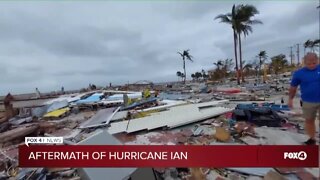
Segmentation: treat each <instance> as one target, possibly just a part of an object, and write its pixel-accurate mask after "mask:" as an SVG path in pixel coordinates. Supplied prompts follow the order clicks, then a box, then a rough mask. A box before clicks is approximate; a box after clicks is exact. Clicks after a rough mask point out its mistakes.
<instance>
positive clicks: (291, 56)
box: [289, 46, 293, 65]
mask: <svg viewBox="0 0 320 180" xmlns="http://www.w3.org/2000/svg"><path fill="white" fill-rule="evenodd" d="M289 48H290V63H291V65H292V63H293V62H292V60H293V54H292V48H293V47H292V46H290V47H289Z"/></svg>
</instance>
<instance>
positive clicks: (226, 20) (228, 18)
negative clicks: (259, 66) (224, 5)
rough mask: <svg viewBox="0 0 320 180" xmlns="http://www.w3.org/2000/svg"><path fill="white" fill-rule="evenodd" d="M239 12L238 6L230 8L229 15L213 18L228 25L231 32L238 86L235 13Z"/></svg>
mask: <svg viewBox="0 0 320 180" xmlns="http://www.w3.org/2000/svg"><path fill="white" fill-rule="evenodd" d="M238 11H239V6H235V5H233V6H232V10H231V13H227V14H220V15H218V16H216V17H215V19H220V22H221V23H226V24H230V25H231V27H232V30H233V45H234V57H235V62H236V68H235V69H236V72H237V73H236V74H237V82H238V85H239V84H240V76H239V73H238V70H239V67H238V55H237V54H238V53H237V43H238V38H237V33H236V24H237V13H238Z"/></svg>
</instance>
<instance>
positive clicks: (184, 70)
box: [183, 57, 187, 84]
mask: <svg viewBox="0 0 320 180" xmlns="http://www.w3.org/2000/svg"><path fill="white" fill-rule="evenodd" d="M183 72H184V77H183V83H184V84H186V78H187V74H186V61H185V58H184V57H183Z"/></svg>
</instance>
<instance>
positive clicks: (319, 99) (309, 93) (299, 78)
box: [291, 65, 320, 103]
mask: <svg viewBox="0 0 320 180" xmlns="http://www.w3.org/2000/svg"><path fill="white" fill-rule="evenodd" d="M299 85H300V90H301V99H302V101H304V102H310V103H320V65H318V66H317V68H316V69H314V70H310V69H307V68H306V67H304V68H301V69H299V70H297V71H296V72H294V74H293V77H292V81H291V86H293V87H297V86H299Z"/></svg>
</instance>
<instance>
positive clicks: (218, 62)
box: [213, 60, 223, 70]
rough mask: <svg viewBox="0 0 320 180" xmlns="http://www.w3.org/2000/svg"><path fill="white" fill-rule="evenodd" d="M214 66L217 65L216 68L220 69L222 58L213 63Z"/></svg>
mask: <svg viewBox="0 0 320 180" xmlns="http://www.w3.org/2000/svg"><path fill="white" fill-rule="evenodd" d="M213 64H214V65H215V66H217V69H218V70H220V67H222V66H223V61H222V60H218V61H217V62H215V63H213Z"/></svg>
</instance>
